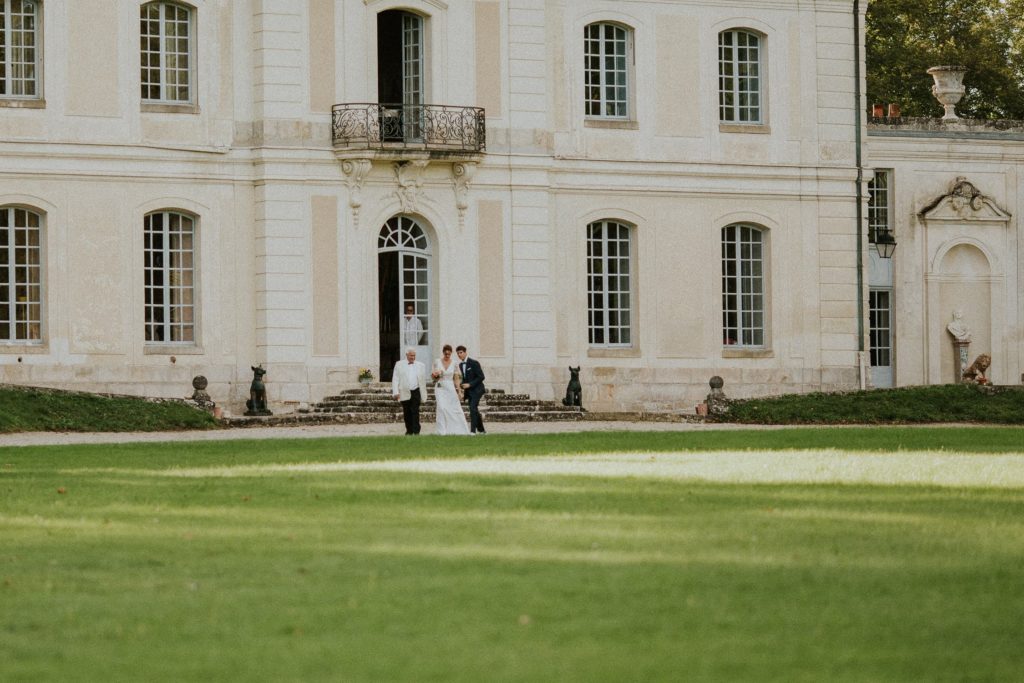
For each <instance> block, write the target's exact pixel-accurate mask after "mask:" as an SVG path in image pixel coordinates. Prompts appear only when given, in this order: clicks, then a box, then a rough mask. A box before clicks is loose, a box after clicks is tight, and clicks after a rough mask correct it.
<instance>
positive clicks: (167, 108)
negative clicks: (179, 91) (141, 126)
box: [140, 102, 199, 114]
mask: <svg viewBox="0 0 1024 683" xmlns="http://www.w3.org/2000/svg"><path fill="white" fill-rule="evenodd" d="M140 111H141V112H142V113H143V114H198V113H199V106H198V105H195V104H152V103H148V102H143V103H142V106H141V108H140Z"/></svg>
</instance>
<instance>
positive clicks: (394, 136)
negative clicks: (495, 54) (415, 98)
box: [331, 103, 487, 154]
mask: <svg viewBox="0 0 1024 683" xmlns="http://www.w3.org/2000/svg"><path fill="white" fill-rule="evenodd" d="M331 134H332V138H333V142H334V146H335V148H337V149H352V150H360V149H368V150H388V151H404V150H423V151H427V152H449V153H455V154H478V153H480V152H483V151H484V148H485V147H486V142H487V130H486V127H485V126H484V110H483V108H481V107H453V106H449V105H445V104H416V105H407V104H377V103H360V104H336V105H334V107H333V109H332V117H331Z"/></svg>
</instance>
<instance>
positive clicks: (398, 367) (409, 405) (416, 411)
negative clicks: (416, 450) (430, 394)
mask: <svg viewBox="0 0 1024 683" xmlns="http://www.w3.org/2000/svg"><path fill="white" fill-rule="evenodd" d="M426 390H427V369H426V367H425V366H424V365H423V363H420V362H419V361H418V360H416V349H414V348H413V347H411V346H410V347H409V348H407V349H406V350H405V360H404V361H402V360H400V361H398V362H397V363H395V370H394V372H393V373H392V374H391V393H392V394H393V395H394V397H395V400H396V401H401V402H402V419H404V420H405V435H406V436H410V435H413V434H419V433H420V403H421V402H422V396H423V394H424V393H425V392H426Z"/></svg>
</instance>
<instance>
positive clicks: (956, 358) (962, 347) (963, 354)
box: [953, 339, 971, 384]
mask: <svg viewBox="0 0 1024 683" xmlns="http://www.w3.org/2000/svg"><path fill="white" fill-rule="evenodd" d="M970 345H971V342H969V341H959V340H957V339H954V340H953V367H954V371H955V373H956V379H955V382H956V383H957V384H963V381H964V372H965V371H966V370H967V367H968V366H969V365H970V363H968V362H967V348H968V347H969V346H970Z"/></svg>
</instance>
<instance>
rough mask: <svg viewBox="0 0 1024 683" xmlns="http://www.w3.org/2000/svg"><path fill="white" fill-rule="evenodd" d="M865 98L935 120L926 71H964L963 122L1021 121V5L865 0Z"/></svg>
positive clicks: (1022, 0)
mask: <svg viewBox="0 0 1024 683" xmlns="http://www.w3.org/2000/svg"><path fill="white" fill-rule="evenodd" d="M865 38H866V42H867V97H868V102H869V103H870V104H875V103H877V104H884V103H889V102H895V103H898V104H899V105H900V107H901V110H902V113H903V115H904V116H936V115H937V114H938V113H940V112H941V111H942V106H941V105H940V104H939V103H938V101H936V99H935V98H934V97H933V96H932V93H931V85H932V80H931V77H930V76H928V75H927V73H925V72H926V71H927V69H928V68H929V67H932V66H939V65H948V64H960V65H963V66H965V67H967V75H966V76H965V77H964V86H965V87H966V89H967V92H966V93H965V94H964V98H963V99H962V100H961V101H960V104H958V105H957V113H958V114H960V115H961V116H963V117H965V118H979V119H1024V0H870V3H869V5H868V11H867V27H866V36H865Z"/></svg>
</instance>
